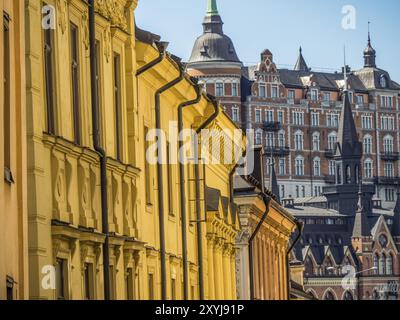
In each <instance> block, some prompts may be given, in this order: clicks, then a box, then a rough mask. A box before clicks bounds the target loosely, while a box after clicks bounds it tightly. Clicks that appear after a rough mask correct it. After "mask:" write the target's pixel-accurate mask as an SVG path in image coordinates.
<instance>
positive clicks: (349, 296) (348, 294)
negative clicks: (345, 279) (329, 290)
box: [343, 291, 354, 300]
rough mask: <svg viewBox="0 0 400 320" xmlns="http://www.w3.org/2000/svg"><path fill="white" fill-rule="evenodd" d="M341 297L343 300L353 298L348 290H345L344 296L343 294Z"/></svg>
mask: <svg viewBox="0 0 400 320" xmlns="http://www.w3.org/2000/svg"><path fill="white" fill-rule="evenodd" d="M343 299H344V300H354V299H353V295H352V294H351V292H350V291H346V292H345V294H344V296H343Z"/></svg>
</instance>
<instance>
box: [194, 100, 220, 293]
mask: <svg viewBox="0 0 400 320" xmlns="http://www.w3.org/2000/svg"><path fill="white" fill-rule="evenodd" d="M208 97H209V98H211V102H212V104H213V106H214V113H213V114H212V115H211V117H210V118H208V119H207V120H206V121H205V122H204V123H203V124H202V125H201V126H200V127H199V128H198V129H197V130H196V136H195V141H194V153H195V155H194V159H195V165H194V175H195V180H196V224H197V255H198V261H199V289H200V300H204V268H203V239H202V234H203V232H202V226H201V223H202V219H201V200H200V196H201V195H200V168H199V142H198V135H199V134H200V133H201V131H202V130H203V129H205V128H206V127H208V126H209V125H210V124H211V123H212V122H213V121H214V120H215V119H216V118H217V117H218V115H219V112H220V109H219V105H218V102H217V100H216V98H215V97H213V96H210V95H208ZM203 178H204V179H205V177H203Z"/></svg>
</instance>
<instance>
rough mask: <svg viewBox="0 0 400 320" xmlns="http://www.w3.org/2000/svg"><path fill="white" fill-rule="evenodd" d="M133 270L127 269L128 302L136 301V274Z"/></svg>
mask: <svg viewBox="0 0 400 320" xmlns="http://www.w3.org/2000/svg"><path fill="white" fill-rule="evenodd" d="M133 272H134V271H133V269H132V268H127V269H126V276H125V277H126V278H125V280H126V284H125V288H126V299H127V300H134V299H135V286H134V278H135V277H134V274H133Z"/></svg>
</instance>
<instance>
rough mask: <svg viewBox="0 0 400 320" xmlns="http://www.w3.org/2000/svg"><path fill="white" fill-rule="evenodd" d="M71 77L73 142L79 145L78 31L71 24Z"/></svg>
mask: <svg viewBox="0 0 400 320" xmlns="http://www.w3.org/2000/svg"><path fill="white" fill-rule="evenodd" d="M71 75H72V113H73V120H74V142H75V143H76V144H78V145H79V144H81V129H80V128H81V126H80V103H79V31H78V27H77V26H76V25H74V24H73V23H71Z"/></svg>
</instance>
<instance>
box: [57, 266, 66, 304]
mask: <svg viewBox="0 0 400 320" xmlns="http://www.w3.org/2000/svg"><path fill="white" fill-rule="evenodd" d="M67 271H68V270H67V260H65V259H57V260H56V298H57V299H58V300H66V299H68V296H67V294H68V289H67V288H68V280H67V279H68V273H67Z"/></svg>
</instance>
